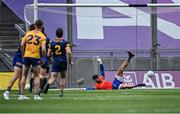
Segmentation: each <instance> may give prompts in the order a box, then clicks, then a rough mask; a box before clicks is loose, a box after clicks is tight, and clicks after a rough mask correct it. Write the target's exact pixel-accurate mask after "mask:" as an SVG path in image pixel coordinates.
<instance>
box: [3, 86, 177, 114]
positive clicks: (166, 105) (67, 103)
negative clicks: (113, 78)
mask: <svg viewBox="0 0 180 114" xmlns="http://www.w3.org/2000/svg"><path fill="white" fill-rule="evenodd" d="M3 92H4V91H0V94H1V96H0V113H6V112H7V113H24V112H28V113H94V112H96V113H105V112H106V113H119V112H127V113H134V112H137V113H140V112H142V113H153V112H154V113H173V112H176V113H180V90H179V89H129V90H111V91H107V90H106V91H101V90H99V91H80V90H76V91H75V90H73V91H70V90H68V91H65V96H64V97H59V96H58V93H59V91H49V93H48V94H47V95H44V94H42V95H41V96H42V97H43V98H44V99H43V100H42V101H35V100H33V95H32V94H29V93H28V92H26V95H27V96H28V97H30V98H31V99H30V100H24V101H19V100H17V98H18V92H17V91H12V92H11V94H10V98H11V99H10V100H9V101H6V100H4V99H3V95H2V94H3Z"/></svg>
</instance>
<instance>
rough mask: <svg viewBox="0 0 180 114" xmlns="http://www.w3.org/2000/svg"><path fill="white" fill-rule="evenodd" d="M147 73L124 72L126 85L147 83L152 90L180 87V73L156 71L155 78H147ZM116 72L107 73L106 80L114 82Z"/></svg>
mask: <svg viewBox="0 0 180 114" xmlns="http://www.w3.org/2000/svg"><path fill="white" fill-rule="evenodd" d="M146 72H147V71H127V72H124V83H129V84H138V83H145V84H146V86H147V87H150V88H175V87H180V77H179V76H180V71H155V76H154V77H152V78H149V77H147V75H146ZM115 74H116V71H106V80H108V81H113V80H114V75H115Z"/></svg>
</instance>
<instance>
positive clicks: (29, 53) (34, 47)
mask: <svg viewBox="0 0 180 114" xmlns="http://www.w3.org/2000/svg"><path fill="white" fill-rule="evenodd" d="M23 40H25V42H26V46H25V53H24V57H29V58H40V50H41V49H40V48H41V46H42V45H45V43H46V37H45V35H44V34H43V33H42V32H40V31H37V30H33V31H29V32H27V33H26V35H25V37H24V38H23Z"/></svg>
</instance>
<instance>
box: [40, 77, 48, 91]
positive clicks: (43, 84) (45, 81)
mask: <svg viewBox="0 0 180 114" xmlns="http://www.w3.org/2000/svg"><path fill="white" fill-rule="evenodd" d="M46 83H47V78H44V79H43V80H42V81H41V86H40V89H42V90H43V88H44V86H45V85H46Z"/></svg>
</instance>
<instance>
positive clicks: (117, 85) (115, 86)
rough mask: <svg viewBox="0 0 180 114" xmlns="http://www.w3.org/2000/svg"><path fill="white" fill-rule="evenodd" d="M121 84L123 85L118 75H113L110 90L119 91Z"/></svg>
mask: <svg viewBox="0 0 180 114" xmlns="http://www.w3.org/2000/svg"><path fill="white" fill-rule="evenodd" d="M122 83H123V80H122V78H121V77H119V76H118V75H115V78H114V81H113V85H112V89H121V85H122Z"/></svg>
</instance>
